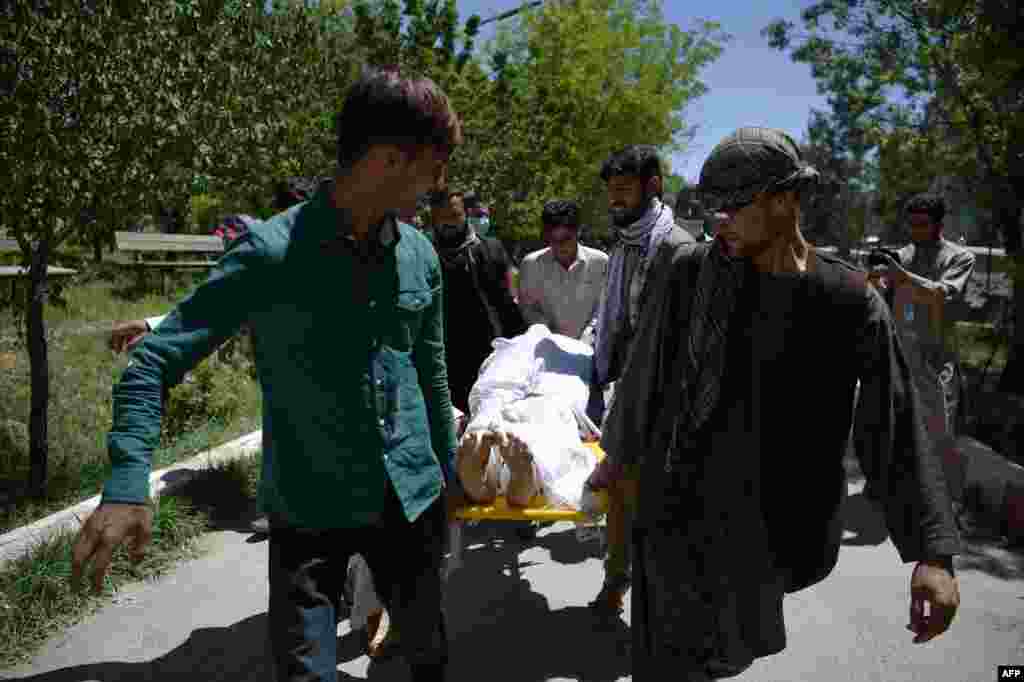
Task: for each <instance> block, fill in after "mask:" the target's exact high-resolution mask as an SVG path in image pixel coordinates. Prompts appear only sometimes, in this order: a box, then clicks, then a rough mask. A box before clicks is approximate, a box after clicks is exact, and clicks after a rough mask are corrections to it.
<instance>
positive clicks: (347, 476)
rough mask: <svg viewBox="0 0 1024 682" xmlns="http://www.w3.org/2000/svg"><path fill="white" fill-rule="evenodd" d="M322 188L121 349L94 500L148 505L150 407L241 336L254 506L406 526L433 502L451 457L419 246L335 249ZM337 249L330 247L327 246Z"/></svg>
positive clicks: (436, 269) (435, 276)
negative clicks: (258, 414) (255, 420)
mask: <svg viewBox="0 0 1024 682" xmlns="http://www.w3.org/2000/svg"><path fill="white" fill-rule="evenodd" d="M340 222H341V215H340V212H339V211H338V210H337V209H335V208H334V207H333V205H332V204H331V197H330V189H329V186H326V187H321V189H320V191H318V192H317V194H316V196H315V197H314V198H313V199H312V200H311V201H309V202H307V203H304V204H299V205H297V206H294V207H292V208H290V209H288V210H287V211H285V212H283V213H280V214H278V215H276V216H274V217H273V218H271V219H270V220H268V221H266V222H263V223H259V224H257V225H255V226H254V227H253V228H252V229H251V230H250V231H249V232H248V233H247V234H245V235H242V236H241V237H240V238H239V239H238V240H236V241H235V242H233V243H232V244H231V245H230V247H229V248H228V250H227V251H226V252H225V254H224V255H223V257H222V258H221V259H220V260H219V261H218V263H217V265H216V266H215V267H214V269H213V272H212V274H211V275H210V278H209V279H208V280H207V281H206V282H205V283H204V284H203V285H201V286H200V287H199V288H197V289H196V290H195V291H194V292H193V293H192V294H191V295H190V296H189V297H188V298H186V299H185V300H184V301H182V302H181V303H179V304H178V305H177V306H176V307H175V308H174V310H173V311H172V312H171V314H170V315H168V316H167V317H166V318H165V319H164V320H163V321H162V322H161V323H160V325H159V326H158V327H157V328H156V330H155V331H154V333H152V334H149V335H147V336H146V337H145V338H144V339H143V340H142V342H141V343H140V344H139V345H138V346H137V347H136V349H135V350H134V351H133V353H132V362H131V363H130V365H129V367H128V369H127V370H126V371H125V373H124V375H123V376H122V379H121V381H120V382H119V383H118V385H117V386H116V387H115V389H114V424H113V428H112V429H111V431H110V435H109V438H108V445H109V451H110V458H111V462H112V463H113V471H112V474H111V478H110V480H109V481H108V482H107V484H106V486H105V487H104V490H103V499H104V500H105V501H110V502H141V501H143V500H145V499H146V497H147V495H148V493H149V484H148V475H149V472H150V468H151V467H150V463H151V455H152V451H153V448H154V447H155V446H156V444H157V441H158V439H159V435H160V418H161V407H162V405H161V403H162V401H161V395H162V392H163V389H164V388H165V387H170V386H173V385H175V384H177V383H178V382H180V381H181V379H182V378H183V376H184V374H185V373H186V372H187V371H189V370H190V369H192V368H193V367H195V366H196V364H198V363H199V362H200V361H201V360H202V359H203V358H204V357H206V356H207V355H209V354H210V353H211V352H213V350H214V349H216V348H217V347H218V346H219V345H220V344H221V343H223V342H224V341H225V340H227V339H228V338H230V337H231V336H232V335H234V334H235V333H236V332H237V331H238V329H239V328H240V327H241V326H242V325H243V324H245V325H249V327H250V328H251V329H252V332H253V339H254V344H253V346H254V348H253V350H254V355H255V360H256V367H257V371H258V374H259V380H260V386H261V389H262V392H263V457H264V460H265V462H264V464H265V474H266V475H265V478H264V479H263V480H262V481H261V483H260V498H261V506H262V507H263V510H264V511H266V512H267V513H268V514H271V515H273V516H274V517H275V518H277V519H281V520H283V521H284V522H285V523H287V524H289V525H294V526H296V527H301V528H316V529H319V528H346V527H357V526H363V525H367V524H369V523H373V522H374V521H375V520H377V519H378V518H380V514H381V512H382V511H383V509H384V505H385V501H386V499H387V498H386V495H385V493H386V491H387V486H388V485H391V486H393V487H394V489H395V491H396V492H397V494H398V498H399V499H400V500H401V503H402V506H403V509H404V510H405V514H406V517H407V518H408V519H410V520H412V519H415V518H417V517H418V516H419V514H420V513H422V512H423V511H424V510H425V509H426V508H427V507H429V506H430V504H431V503H432V502H433V501H434V500H435V499H437V497H438V495H439V494H440V492H441V489H442V487H443V485H444V475H443V472H442V469H441V466H440V465H439V464H440V462H443V463H444V465H445V467H447V468H448V473H449V475H450V474H451V471H452V468H451V467H452V465H453V460H454V455H455V448H456V442H455V430H454V424H453V421H452V412H451V401H450V397H449V394H448V384H447V373H446V367H445V358H444V341H443V310H442V307H443V303H442V295H441V268H440V263H439V262H438V258H437V254H436V253H435V252H434V249H433V247H432V246H431V244H430V242H429V241H428V240H427V239H426V238H425V237H424V236H423V235H421V234H420V233H419V232H418V231H417V230H415V229H414V228H412V227H409V226H408V225H404V224H396V223H394V222H391V221H387V222H385V223H384V224H382V226H381V228H380V229H379V230H377V231H375V234H376V239H370V240H363V241H362V242H359V241H356V240H354V239H349V238H348V237H349V235H347V234H346V233H345V228H344V226H341V229H340V230H339V223H340ZM339 246H340V248H339Z"/></svg>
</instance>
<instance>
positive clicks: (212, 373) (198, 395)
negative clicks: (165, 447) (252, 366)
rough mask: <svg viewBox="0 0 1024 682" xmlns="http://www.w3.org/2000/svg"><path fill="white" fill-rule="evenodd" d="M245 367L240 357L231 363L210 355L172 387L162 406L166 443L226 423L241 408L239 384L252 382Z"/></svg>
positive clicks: (237, 414) (235, 415) (244, 362)
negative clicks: (210, 424)
mask: <svg viewBox="0 0 1024 682" xmlns="http://www.w3.org/2000/svg"><path fill="white" fill-rule="evenodd" d="M246 364H248V361H247V360H246V359H243V356H241V354H235V355H233V357H232V361H231V362H223V361H221V360H219V359H218V358H217V356H213V357H210V358H207V359H206V360H204V361H203V362H201V363H200V364H199V365H198V366H197V367H196V368H195V369H194V370H192V372H190V373H189V374H188V375H186V376H185V380H184V381H182V382H181V384H179V385H178V386H175V387H174V388H172V389H171V390H170V392H169V394H168V397H167V401H166V404H165V406H164V421H163V434H162V435H163V440H164V442H165V443H169V442H170V441H173V440H174V439H176V438H178V437H180V436H181V435H182V434H184V433H186V432H188V431H192V430H194V429H196V428H198V427H199V426H202V425H203V424H205V423H207V422H209V421H218V422H220V423H222V424H223V423H227V422H230V421H231V420H233V419H234V418H235V417H237V416H239V414H240V413H241V410H242V408H243V406H244V400H243V398H242V392H241V391H240V390H239V385H238V384H239V382H240V381H251V379H250V378H249V375H248V374H247V373H246V372H245V371H241V372H240V371H239V369H241V367H240V366H242V365H246Z"/></svg>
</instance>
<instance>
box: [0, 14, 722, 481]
mask: <svg viewBox="0 0 1024 682" xmlns="http://www.w3.org/2000/svg"><path fill="white" fill-rule="evenodd" d="M479 25H480V19H479V17H475V16H473V17H470V18H469V19H468V20H467V21H465V23H462V22H461V21H460V19H459V14H458V11H457V5H456V2H455V0H403V1H402V2H399V1H398V0H322V1H321V2H319V3H309V2H306V1H304V0H277V1H276V2H274V4H273V6H272V9H271V11H269V12H268V11H266V9H265V3H264V2H262V1H254V0H149V1H147V2H141V1H139V0H128V1H121V0H118V1H117V2H115V1H114V0H47V1H45V2H43V1H42V0H0V181H2V182H3V186H4V190H5V191H4V192H3V193H0V227H2V228H3V229H4V230H5V231H6V232H7V233H8V234H9V235H10V236H13V237H14V238H15V239H17V240H18V242H19V244H20V246H21V250H22V261H23V262H24V263H25V264H26V265H28V266H30V272H31V281H32V286H31V288H30V295H29V296H28V298H27V300H26V301H25V302H24V303H25V305H24V306H23V308H24V309H25V310H26V311H27V314H26V317H25V322H26V331H27V339H28V344H29V349H30V358H31V363H32V408H31V410H32V413H31V415H30V433H31V450H32V471H31V474H30V479H31V487H32V489H33V490H34V491H35V492H37V493H40V492H41V491H42V490H43V489H44V486H45V482H46V460H47V456H46V455H47V444H46V406H47V403H48V395H49V394H48V391H49V377H48V374H47V357H46V330H45V324H44V320H43V309H44V304H45V302H46V300H47V282H46V270H47V266H48V264H49V263H50V262H51V260H52V254H54V253H57V250H58V249H59V248H60V247H62V246H65V245H67V244H88V245H92V246H93V247H94V249H95V250H96V252H97V255H102V250H103V248H104V247H105V246H109V245H110V244H111V242H112V240H113V234H114V232H115V231H116V230H119V229H125V227H127V226H128V225H129V224H131V223H134V222H136V221H137V220H138V219H139V218H140V217H141V216H143V215H146V214H149V215H152V214H156V213H158V212H159V210H160V209H161V208H165V207H175V208H177V209H178V210H179V211H181V213H182V214H183V215H184V216H187V215H188V214H189V213H190V212H191V211H195V212H196V213H197V214H198V215H196V216H193V217H192V221H193V222H195V220H196V219H197V218H198V220H199V223H201V225H199V227H200V228H205V227H209V225H208V223H210V222H211V221H213V220H215V219H216V217H217V216H216V214H217V213H218V212H223V211H229V210H230V211H246V212H251V213H255V214H257V215H263V216H266V215H269V212H270V208H269V206H268V204H269V198H270V193H271V189H272V187H273V184H274V182H275V180H277V179H279V178H282V177H286V176H292V175H302V176H309V175H319V174H324V173H329V172H331V171H332V169H333V164H334V155H335V139H336V133H337V131H336V130H335V114H336V113H337V111H338V109H339V108H340V105H341V102H342V99H343V97H344V93H345V92H346V90H347V88H348V86H349V85H350V84H351V83H352V81H353V80H354V78H355V77H356V76H358V74H359V73H360V71H361V69H363V68H365V67H366V66H367V65H369V66H376V67H382V66H398V67H399V68H400V69H401V70H402V71H403V72H404V73H407V74H410V75H411V74H424V75H428V76H430V77H432V78H434V80H436V81H437V82H438V83H439V84H440V85H441V86H442V87H443V88H445V90H446V91H447V92H448V93H449V95H450V97H451V99H452V101H453V103H454V105H455V107H456V109H457V110H458V111H459V112H460V114H461V115H462V116H463V118H464V120H465V129H466V140H467V141H466V145H465V147H464V148H463V149H462V150H460V152H459V153H458V154H457V155H456V157H455V161H454V163H453V165H452V169H451V171H452V178H453V180H454V181H456V182H459V183H463V184H467V185H470V186H472V188H473V189H475V190H477V191H478V192H479V193H480V194H481V195H482V198H483V200H484V201H485V202H486V203H487V204H490V205H492V206H494V207H495V208H496V209H497V213H498V224H499V225H500V226H502V227H503V228H504V230H505V234H504V235H503V236H507V237H511V238H515V237H517V236H520V235H523V234H528V235H530V236H533V234H534V232H535V224H536V218H537V215H538V214H539V210H540V204H541V202H542V201H543V200H545V199H546V198H549V197H551V196H569V197H577V198H582V199H584V200H589V201H591V204H592V205H595V206H596V205H597V200H595V199H594V197H596V196H599V195H600V192H601V191H602V188H601V187H600V183H599V182H598V181H597V169H598V166H599V163H600V161H601V160H602V159H603V158H604V157H605V156H606V155H607V154H608V153H609V152H610V151H611V150H613V149H615V148H617V147H620V146H622V145H624V144H627V143H630V142H645V143H651V144H656V145H661V146H662V147H664V148H666V149H669V150H671V149H674V148H678V147H680V146H681V145H682V144H683V142H685V139H686V133H687V132H688V130H691V129H688V128H687V127H686V126H685V125H684V120H683V114H682V112H683V110H684V108H685V105H686V104H687V103H688V102H690V101H692V100H693V99H694V98H696V97H698V96H700V95H701V94H702V93H703V92H704V91H705V89H706V88H705V86H704V84H703V83H702V82H701V81H700V79H699V72H700V70H701V68H702V67H703V66H705V65H706V64H707V63H709V62H710V61H712V60H713V59H715V58H716V57H717V56H718V54H719V53H720V52H721V50H722V44H723V42H724V40H725V36H724V35H723V34H721V33H720V32H719V30H718V27H717V26H715V25H714V24H708V23H702V24H699V25H698V27H697V28H696V29H694V30H691V31H683V30H681V29H679V28H678V27H675V26H669V25H667V24H666V23H665V21H664V19H663V17H662V15H661V11H660V3H659V2H657V1H655V0H578V1H576V2H571V3H561V2H557V3H556V2H552V3H548V4H547V5H545V6H543V7H542V8H540V9H538V10H536V11H531V12H527V13H524V14H522V15H520V16H519V21H518V25H517V30H518V31H519V32H520V33H519V35H518V36H517V37H516V38H515V39H514V40H513V41H512V45H511V47H510V49H508V50H492V51H491V55H492V56H493V59H492V60H491V63H490V64H483V63H481V61H480V60H478V59H475V58H474V52H475V50H476V46H475V40H476V37H477V32H478V28H479ZM513 48H514V49H513ZM602 213H603V209H602Z"/></svg>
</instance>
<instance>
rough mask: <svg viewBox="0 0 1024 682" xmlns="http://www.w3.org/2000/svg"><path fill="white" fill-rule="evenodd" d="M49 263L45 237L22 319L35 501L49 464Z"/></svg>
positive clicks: (30, 484)
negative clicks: (28, 393) (26, 356)
mask: <svg viewBox="0 0 1024 682" xmlns="http://www.w3.org/2000/svg"><path fill="white" fill-rule="evenodd" d="M49 261H50V236H49V235H44V236H43V238H42V239H41V240H40V242H39V244H38V246H37V247H36V249H35V250H34V251H33V253H32V263H31V266H30V269H29V280H30V286H29V291H28V297H27V298H28V300H27V301H26V316H25V325H26V332H27V334H26V336H27V341H28V358H29V371H30V376H31V396H32V397H31V411H30V413H29V424H28V429H29V473H28V490H29V494H30V495H32V496H33V497H36V498H42V497H43V496H44V495H45V494H46V482H47V464H48V460H49V442H48V438H47V433H46V431H47V429H46V426H47V407H48V405H49V402H50V365H49V359H48V357H47V351H46V323H45V320H44V319H43V315H44V311H45V307H46V300H47V297H48V293H49V292H48V284H47V277H46V276H47V268H48V266H49Z"/></svg>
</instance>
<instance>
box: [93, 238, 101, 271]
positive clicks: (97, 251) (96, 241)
mask: <svg viewBox="0 0 1024 682" xmlns="http://www.w3.org/2000/svg"><path fill="white" fill-rule="evenodd" d="M92 259H93V261H95V262H96V264H97V265H98V264H99V263H102V262H103V237H102V236H97V237H95V238H93V240H92Z"/></svg>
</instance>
